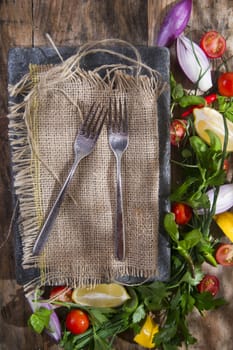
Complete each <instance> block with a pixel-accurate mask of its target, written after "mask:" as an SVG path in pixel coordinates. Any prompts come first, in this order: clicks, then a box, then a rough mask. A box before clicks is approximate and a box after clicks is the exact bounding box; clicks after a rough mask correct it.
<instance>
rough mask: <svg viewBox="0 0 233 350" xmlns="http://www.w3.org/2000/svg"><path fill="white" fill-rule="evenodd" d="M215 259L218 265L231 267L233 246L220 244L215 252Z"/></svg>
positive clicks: (232, 264) (232, 263)
mask: <svg viewBox="0 0 233 350" xmlns="http://www.w3.org/2000/svg"><path fill="white" fill-rule="evenodd" d="M215 258H216V260H217V262H218V263H219V264H220V265H223V266H233V244H221V245H220V246H219V247H218V249H217V250H216V253H215Z"/></svg>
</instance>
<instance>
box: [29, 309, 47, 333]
mask: <svg viewBox="0 0 233 350" xmlns="http://www.w3.org/2000/svg"><path fill="white" fill-rule="evenodd" d="M52 312H53V310H48V309H46V308H44V307H40V308H39V309H37V310H36V311H35V312H34V313H33V314H32V315H31V316H30V318H29V321H28V324H29V326H31V327H32V328H33V329H34V331H35V332H36V333H39V334H40V333H42V332H43V330H44V329H45V328H48V327H49V321H50V316H51V314H52Z"/></svg>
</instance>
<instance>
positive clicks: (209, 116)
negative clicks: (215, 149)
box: [193, 107, 233, 152]
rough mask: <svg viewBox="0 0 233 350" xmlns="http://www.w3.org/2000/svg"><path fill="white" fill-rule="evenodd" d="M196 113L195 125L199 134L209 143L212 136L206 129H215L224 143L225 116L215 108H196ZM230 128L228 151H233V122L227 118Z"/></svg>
mask: <svg viewBox="0 0 233 350" xmlns="http://www.w3.org/2000/svg"><path fill="white" fill-rule="evenodd" d="M193 114H194V119H195V120H194V126H195V129H196V132H197V134H198V135H199V136H200V137H201V138H202V139H203V140H204V141H205V142H206V143H208V144H210V137H209V135H208V133H207V132H206V130H211V131H213V132H214V133H215V134H216V135H217V136H218V137H219V139H220V141H221V144H222V145H223V144H224V135H225V129H224V122H223V116H222V115H221V114H220V113H219V112H218V111H216V110H215V109H213V108H209V107H204V108H200V109H199V108H195V109H194V111H193ZM226 123H227V128H228V143H227V151H228V152H230V151H233V123H232V122H231V121H229V120H228V119H227V120H226Z"/></svg>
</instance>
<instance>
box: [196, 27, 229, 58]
mask: <svg viewBox="0 0 233 350" xmlns="http://www.w3.org/2000/svg"><path fill="white" fill-rule="evenodd" d="M200 47H201V48H202V50H203V51H204V52H205V54H206V56H208V57H210V58H218V57H221V56H222V55H223V54H224V52H225V50H226V40H225V39H224V37H223V36H222V35H221V34H219V33H218V32H216V31H214V30H211V31H209V32H207V33H206V34H204V35H203V37H202V38H201V42H200Z"/></svg>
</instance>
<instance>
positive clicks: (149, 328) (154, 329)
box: [134, 315, 159, 349]
mask: <svg viewBox="0 0 233 350" xmlns="http://www.w3.org/2000/svg"><path fill="white" fill-rule="evenodd" d="M158 331H159V326H158V324H157V323H155V322H154V320H153V318H152V317H151V316H150V315H147V317H146V321H145V323H144V325H143V326H142V328H141V330H140V332H139V333H138V334H137V335H136V336H135V337H134V341H135V342H136V343H137V344H139V345H141V346H143V347H144V348H147V349H152V348H154V347H155V344H154V343H153V338H154V335H155V334H156V333H158Z"/></svg>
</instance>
